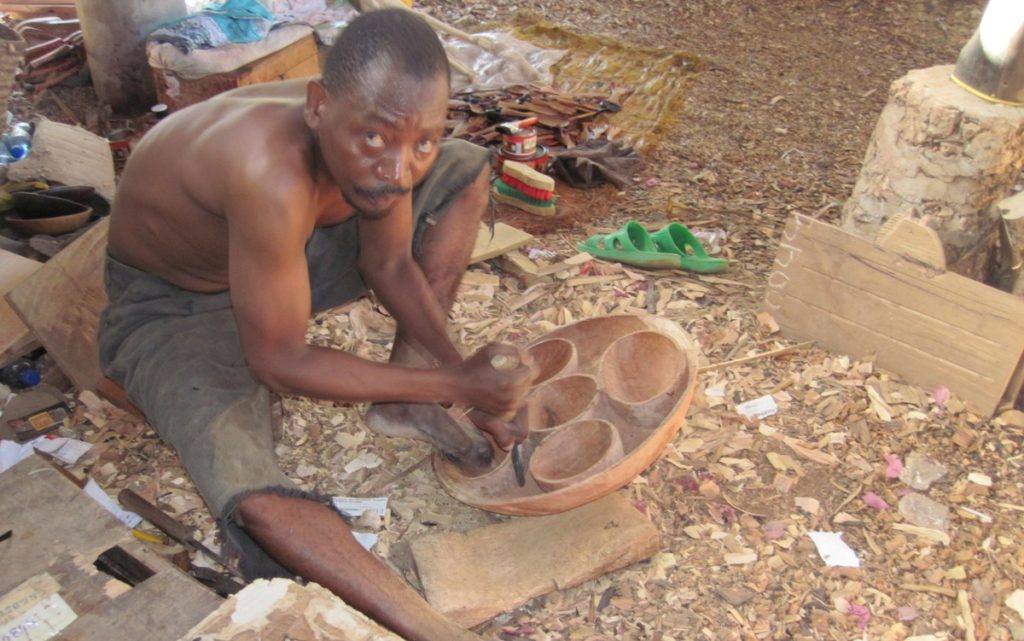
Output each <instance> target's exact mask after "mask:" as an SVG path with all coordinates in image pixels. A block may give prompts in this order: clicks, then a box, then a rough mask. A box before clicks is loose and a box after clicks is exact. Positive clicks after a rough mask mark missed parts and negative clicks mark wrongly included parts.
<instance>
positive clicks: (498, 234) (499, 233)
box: [469, 223, 533, 265]
mask: <svg viewBox="0 0 1024 641" xmlns="http://www.w3.org/2000/svg"><path fill="white" fill-rule="evenodd" d="M532 240H533V236H531V235H530V234H527V233H526V232H525V231H521V230H519V229H516V228H515V227H511V226H509V225H506V224H505V223H496V224H495V225H494V234H493V236H492V234H491V230H490V228H489V227H488V226H487V225H485V224H483V223H480V231H479V232H477V236H476V243H475V244H474V246H473V252H472V253H471V254H470V257H469V264H470V265H472V264H473V263H479V262H481V261H484V260H490V259H491V258H494V257H496V256H501V255H502V254H504V253H507V252H510V251H512V250H514V249H519V248H520V247H523V246H525V245H527V244H529V243H530V241H532Z"/></svg>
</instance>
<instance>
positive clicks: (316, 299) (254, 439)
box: [99, 141, 489, 579]
mask: <svg viewBox="0 0 1024 641" xmlns="http://www.w3.org/2000/svg"><path fill="white" fill-rule="evenodd" d="M488 157H489V153H488V151H487V150H485V149H483V148H481V147H477V146H475V145H471V144H469V143H466V142H463V141H445V143H444V144H443V145H442V147H441V151H440V153H439V155H438V159H437V162H436V163H435V165H434V167H433V168H432V170H431V172H430V174H428V176H427V177H426V178H425V179H424V180H423V181H422V182H421V183H420V184H419V185H417V187H416V188H415V190H414V192H413V218H414V223H413V224H414V225H415V233H414V235H413V254H414V255H418V248H419V245H420V243H421V240H422V236H423V233H424V232H425V231H426V229H427V228H428V227H429V226H430V225H433V224H435V223H436V221H437V220H438V217H440V216H443V214H444V211H445V209H446V206H447V205H448V204H449V202H451V200H452V199H453V198H454V197H455V196H457V195H458V194H459V193H460V192H461V191H462V190H463V189H465V188H466V187H467V186H468V185H469V184H470V183H471V182H472V181H473V180H474V179H475V178H476V176H477V175H478V174H479V172H480V170H481V168H482V167H483V165H484V163H486V162H487V160H488ZM358 249H359V231H358V223H357V220H356V219H355V218H353V219H350V220H348V221H346V222H344V223H342V224H340V225H335V226H333V227H326V228H318V229H316V230H315V231H314V233H313V235H312V237H311V238H310V240H309V241H308V243H307V245H306V257H307V261H308V263H309V276H310V288H311V291H312V300H313V311H321V310H324V309H329V308H331V307H334V306H337V305H340V304H342V303H344V302H347V301H350V300H352V299H354V298H357V297H359V296H362V295H363V294H365V293H366V287H365V285H364V283H363V281H362V278H361V277H360V275H359V273H358V271H357V270H356V260H357V258H358ZM106 288H107V295H108V298H109V301H110V302H109V304H108V306H107V308H106V309H105V310H104V312H103V315H102V317H101V319H100V329H99V348H100V364H101V366H102V368H103V371H104V372H105V373H106V374H107V376H109V377H110V378H112V379H113V380H115V381H117V382H118V383H120V384H121V385H122V386H123V387H124V389H125V390H126V392H127V393H128V397H129V398H130V399H131V401H132V402H133V403H134V404H135V405H136V406H138V407H139V408H140V409H141V410H142V411H143V412H144V413H145V415H146V418H147V420H148V421H149V423H150V425H152V426H153V427H154V429H156V431H157V433H159V435H160V437H161V438H163V439H164V440H165V441H166V442H167V443H169V444H170V445H171V446H173V447H174V449H175V450H176V451H177V452H178V455H179V457H180V458H181V461H182V463H183V464H184V466H185V469H186V470H187V471H188V474H189V476H190V477H191V478H192V480H193V482H194V483H195V484H196V487H197V488H198V489H199V492H200V493H201V494H202V496H203V499H204V500H205V501H206V503H207V505H208V506H209V508H210V511H211V512H212V513H213V514H214V515H215V516H216V517H217V520H218V523H219V524H220V526H221V530H222V532H223V534H224V536H225V539H226V544H227V547H228V548H229V549H231V550H233V551H234V552H237V554H238V555H239V565H240V569H241V570H242V572H243V574H245V576H246V577H247V578H250V579H253V578H257V577H269V576H288V575H289V573H288V572H287V571H286V570H285V569H284V568H282V567H281V566H280V565H278V564H277V563H276V562H275V561H274V560H273V559H272V558H270V557H269V556H268V555H267V554H265V553H264V552H263V550H262V549H261V548H260V547H259V546H258V545H257V544H256V543H255V542H254V541H253V540H252V539H250V538H249V536H248V535H247V534H246V532H245V530H244V527H243V526H244V524H242V523H241V522H240V519H239V515H238V514H237V510H236V508H237V505H238V503H239V501H240V500H241V499H243V498H244V497H246V496H248V495H250V494H252V493H256V492H268V491H269V492H274V493H279V494H286V495H294V496H302V497H306V498H310V499H313V500H317V501H322V502H325V503H327V504H329V501H328V500H327V499H326V497H322V496H319V495H316V494H314V493H311V492H305V491H302V490H300V489H299V488H298V487H297V485H296V484H295V483H294V482H293V481H292V480H291V479H289V478H288V477H287V476H285V474H284V473H283V472H282V471H281V470H280V468H279V467H278V465H277V461H276V458H275V456H274V441H273V426H272V422H271V409H270V393H269V391H268V390H267V388H266V387H265V386H263V385H262V384H261V383H260V382H259V381H257V380H256V379H255V378H254V377H253V375H252V373H251V372H250V370H249V367H248V365H247V363H246V360H245V354H244V351H243V349H242V344H241V339H240V338H239V333H238V326H237V323H236V320H235V316H234V311H233V309H232V305H231V294H230V292H227V291H225V292H221V293H216V294H204V293H197V292H192V291H187V290H183V289H181V288H179V287H177V286H175V285H172V284H171V283H168V282H167V281H165V280H163V279H161V278H159V277H157V276H154V275H152V274H149V273H147V272H144V271H141V270H139V269H136V268H134V267H131V266H129V265H126V264H124V263H121V262H119V261H117V260H115V259H114V258H111V257H109V256H108V258H107V264H106Z"/></svg>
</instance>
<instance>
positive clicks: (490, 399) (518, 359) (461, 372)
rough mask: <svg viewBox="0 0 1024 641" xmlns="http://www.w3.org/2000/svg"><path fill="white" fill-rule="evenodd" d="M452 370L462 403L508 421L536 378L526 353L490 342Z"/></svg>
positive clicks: (503, 344) (509, 346) (510, 346)
mask: <svg viewBox="0 0 1024 641" xmlns="http://www.w3.org/2000/svg"><path fill="white" fill-rule="evenodd" d="M452 369H453V370H454V371H455V374H456V377H457V385H458V390H459V399H458V400H459V402H460V403H463V404H465V405H468V406H470V407H473V408H476V409H478V410H480V411H482V412H485V413H487V414H490V415H492V416H495V417H498V418H502V419H505V420H512V418H513V417H514V416H515V414H516V411H517V410H518V409H519V408H520V407H522V405H523V402H524V401H525V399H526V393H527V392H528V391H529V390H530V385H531V384H532V383H533V380H534V379H535V378H536V377H537V373H536V371H534V368H533V367H532V363H531V362H529V359H528V357H527V355H526V354H525V352H523V351H521V350H519V349H518V348H516V347H514V346H512V345H508V344H505V343H491V344H490V345H487V346H486V347H484V348H483V349H481V350H480V351H478V352H477V353H476V354H474V355H473V356H471V357H470V358H468V359H466V360H464V361H463V362H462V363H459V364H458V365H454V366H452Z"/></svg>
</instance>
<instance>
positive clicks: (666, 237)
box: [651, 223, 729, 274]
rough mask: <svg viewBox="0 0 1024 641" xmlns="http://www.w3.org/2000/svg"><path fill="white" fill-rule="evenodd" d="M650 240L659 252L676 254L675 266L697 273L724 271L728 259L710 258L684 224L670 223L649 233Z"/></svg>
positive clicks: (727, 264)
mask: <svg viewBox="0 0 1024 641" xmlns="http://www.w3.org/2000/svg"><path fill="white" fill-rule="evenodd" d="M651 241H652V242H653V243H654V245H655V247H656V248H657V250H658V251H659V252H662V253H665V254H672V255H674V256H676V258H677V260H678V262H677V263H676V265H675V266H676V267H679V268H681V269H685V270H688V271H691V272H697V273H699V274H714V273H717V272H720V271H724V270H725V269H726V268H727V267H728V266H729V261H728V260H726V259H724V258H712V257H711V256H708V253H707V252H706V251H705V250H704V246H703V245H701V244H700V241H699V240H697V237H696V236H694V235H693V232H691V231H690V230H689V229H687V228H686V226H685V225H681V224H679V223H670V224H668V225H666V226H665V227H663V228H662V229H660V230H658V231H656V232H654V234H652V235H651Z"/></svg>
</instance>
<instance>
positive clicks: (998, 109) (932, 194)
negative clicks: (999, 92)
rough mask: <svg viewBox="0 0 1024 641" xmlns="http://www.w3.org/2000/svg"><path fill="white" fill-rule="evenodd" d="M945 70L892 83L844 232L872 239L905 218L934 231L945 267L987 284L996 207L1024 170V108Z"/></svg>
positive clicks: (996, 226) (919, 72) (845, 212)
mask: <svg viewBox="0 0 1024 641" xmlns="http://www.w3.org/2000/svg"><path fill="white" fill-rule="evenodd" d="M952 71H953V66H952V65H949V66H939V67H931V68H928V69H917V70H914V71H911V72H910V73H908V74H907V75H906V76H904V77H903V78H900V79H899V80H897V81H896V82H894V83H893V84H892V86H891V87H890V91H889V93H890V95H889V103H888V104H887V105H886V106H885V109H883V111H882V115H881V116H880V117H879V119H878V125H877V126H876V127H875V132H874V135H873V136H872V140H871V143H870V145H869V146H868V150H867V153H866V155H865V157H864V164H863V167H862V168H861V173H860V177H859V178H858V180H857V184H856V186H855V187H854V189H853V194H852V195H851V196H850V198H849V200H847V202H846V205H845V206H844V207H843V218H842V226H843V228H844V229H846V230H847V231H850V232H853V233H856V234H859V235H861V236H864V237H867V238H874V237H875V235H876V234H877V232H878V229H879V228H880V227H881V226H882V224H883V223H885V221H887V220H888V219H889V218H891V217H892V216H894V215H896V214H898V213H907V214H909V215H910V216H911V217H912V218H915V219H920V220H922V221H923V222H925V223H926V224H927V225H928V226H930V227H932V228H933V229H935V230H936V231H937V232H938V234H939V238H940V239H941V240H942V244H943V247H944V249H945V252H946V259H947V262H948V265H949V269H950V270H951V271H954V272H956V273H959V274H962V275H964V276H967V277H969V278H973V279H975V280H981V281H986V280H987V279H988V277H989V270H990V268H991V263H992V253H993V248H994V246H995V244H996V242H997V240H998V238H999V224H1000V220H999V214H998V213H997V212H996V211H995V208H994V207H993V205H994V204H995V203H997V202H998V201H1000V200H1002V199H1003V198H1005V197H1006V196H1008V195H1009V194H1010V193H1011V190H1012V188H1013V186H1014V184H1015V183H1016V181H1017V180H1018V178H1019V177H1020V172H1021V168H1022V166H1024V108H1021V107H1010V106H1005V105H1000V104H995V103H992V102H988V101H986V100H983V99H981V98H978V97H977V96H974V95H972V94H970V93H969V92H967V91H965V90H964V89H962V88H960V87H958V86H957V85H955V84H954V83H953V82H952V81H951V80H950V74H951V72H952Z"/></svg>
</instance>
